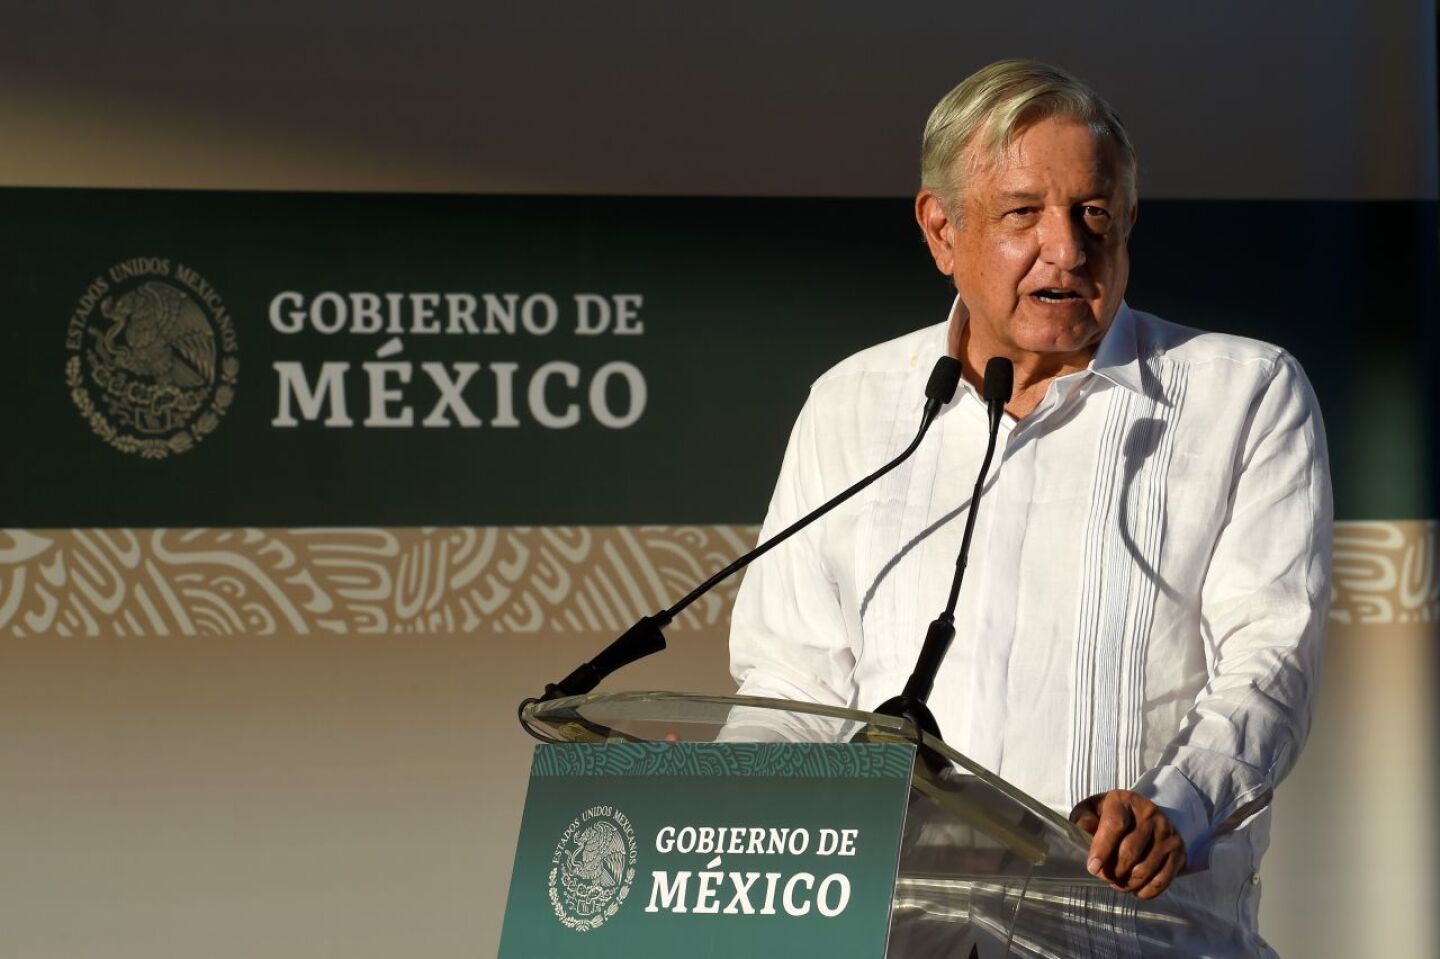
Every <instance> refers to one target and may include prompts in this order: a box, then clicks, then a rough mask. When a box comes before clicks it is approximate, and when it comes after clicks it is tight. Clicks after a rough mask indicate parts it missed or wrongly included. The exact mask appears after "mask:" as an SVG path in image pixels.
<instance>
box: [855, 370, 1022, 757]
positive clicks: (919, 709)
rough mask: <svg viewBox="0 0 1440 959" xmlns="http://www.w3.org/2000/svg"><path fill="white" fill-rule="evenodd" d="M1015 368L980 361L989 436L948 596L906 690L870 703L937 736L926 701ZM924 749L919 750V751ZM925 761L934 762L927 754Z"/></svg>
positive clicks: (949, 629)
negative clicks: (982, 370) (876, 703)
mask: <svg viewBox="0 0 1440 959" xmlns="http://www.w3.org/2000/svg"><path fill="white" fill-rule="evenodd" d="M1014 383H1015V367H1014V365H1013V364H1012V363H1011V362H1010V361H1009V360H1007V359H1005V358H1004V357H1003V356H997V357H994V358H993V359H991V360H990V362H989V363H987V364H985V388H984V396H985V407H986V411H987V412H988V413H989V416H990V437H989V440H988V441H987V443H986V445H985V459H984V461H983V462H982V463H981V464H980V475H979V476H977V477H975V491H974V492H973V493H971V494H970V512H969V515H968V516H966V517H965V535H964V538H962V539H961V540H960V555H959V556H957V557H956V558H955V577H954V579H953V580H951V582H950V596H949V599H948V601H947V602H946V604H945V611H944V612H942V613H941V614H940V615H939V616H938V617H936V618H935V620H934V621H933V622H931V623H930V628H929V629H928V630H926V632H925V643H924V645H922V646H921V647H920V655H919V656H918V657H917V658H916V660H915V669H914V670H913V671H912V672H911V673H910V678H909V679H908V680H907V681H906V683H905V689H904V690H903V691H902V692H901V693H900V695H898V696H894V697H891V698H890V699H887V700H886V701H885V702H883V703H881V704H880V705H879V706H877V707H876V708H875V710H874V711H875V712H877V713H879V714H881V715H884V716H894V717H896V718H898V719H907V720H909V721H910V722H911V723H913V724H914V725H915V727H916V728H917V729H920V730H923V731H924V732H927V733H929V734H930V735H932V736H934V737H935V738H936V739H939V738H940V726H939V724H938V723H936V722H935V716H934V714H933V713H931V711H930V707H929V705H927V700H929V698H930V692H931V691H932V690H933V689H934V688H935V677H936V676H937V675H938V674H939V672H940V665H941V663H943V662H944V661H945V654H946V653H948V652H949V651H950V644H951V642H953V641H954V639H955V605H956V603H958V602H959V600H960V584H961V583H962V582H964V579H965V566H966V563H967V562H968V558H969V555H970V537H971V536H972V535H974V532H975V517H976V516H977V515H978V513H979V510H980V494H981V492H982V491H983V490H984V488H985V477H986V475H987V474H988V473H989V472H990V460H991V458H992V457H994V455H995V441H996V439H997V437H998V436H999V432H1000V417H1001V415H1002V414H1003V413H1004V412H1005V404H1006V403H1008V402H1009V401H1010V395H1011V393H1012V392H1013V391H1014ZM922 752H923V751H922ZM925 758H926V759H927V761H931V762H933V761H934V758H933V757H930V756H928V755H927V756H926V757H925Z"/></svg>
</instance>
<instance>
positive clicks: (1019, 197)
mask: <svg viewBox="0 0 1440 959" xmlns="http://www.w3.org/2000/svg"><path fill="white" fill-rule="evenodd" d="M1043 199H1045V198H1044V197H1043V196H1041V195H1040V194H1039V193H1027V192H1025V191H1024V190H1011V191H1007V192H1004V193H997V194H995V200H996V202H997V203H1002V204H1010V203H1039V202H1040V201H1041V200H1043Z"/></svg>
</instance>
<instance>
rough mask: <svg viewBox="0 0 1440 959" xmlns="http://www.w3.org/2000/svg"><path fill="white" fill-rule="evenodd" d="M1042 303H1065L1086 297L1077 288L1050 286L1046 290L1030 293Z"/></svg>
mask: <svg viewBox="0 0 1440 959" xmlns="http://www.w3.org/2000/svg"><path fill="white" fill-rule="evenodd" d="M1030 295H1031V296H1033V297H1034V298H1035V299H1037V300H1039V301H1040V302H1041V303H1064V302H1066V301H1067V300H1081V299H1084V297H1082V296H1081V295H1080V294H1079V292H1077V291H1076V290H1064V289H1061V288H1060V287H1050V288H1048V289H1044V290H1036V291H1035V292H1034V293H1031V294H1030Z"/></svg>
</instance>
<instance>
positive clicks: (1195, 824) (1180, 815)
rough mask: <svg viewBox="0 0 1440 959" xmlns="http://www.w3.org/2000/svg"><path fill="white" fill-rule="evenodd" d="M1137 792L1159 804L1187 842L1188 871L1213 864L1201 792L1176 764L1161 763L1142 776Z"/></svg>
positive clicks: (1135, 790)
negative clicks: (1165, 764)
mask: <svg viewBox="0 0 1440 959" xmlns="http://www.w3.org/2000/svg"><path fill="white" fill-rule="evenodd" d="M1133 791H1134V792H1137V793H1139V794H1140V795H1142V796H1144V797H1145V798H1146V799H1148V800H1150V801H1151V802H1153V803H1154V804H1155V805H1156V806H1158V807H1160V811H1161V812H1163V813H1164V814H1165V818H1166V819H1169V820H1170V825H1172V826H1174V827H1175V831H1176V832H1178V833H1179V834H1180V838H1181V839H1182V840H1184V842H1185V871H1186V872H1195V871H1197V870H1200V869H1204V868H1206V867H1207V866H1209V865H1210V833H1211V828H1210V815H1209V813H1207V812H1206V806H1205V800H1204V799H1203V798H1202V797H1201V795H1200V792H1199V791H1198V790H1197V789H1196V788H1195V787H1194V785H1192V784H1191V782H1190V780H1188V779H1186V778H1185V774H1184V773H1182V772H1180V770H1178V769H1176V768H1175V767H1174V766H1158V767H1156V768H1155V769H1151V770H1150V771H1148V772H1147V773H1145V775H1143V776H1141V777H1140V781H1139V782H1138V783H1136V784H1135V788H1134V790H1133Z"/></svg>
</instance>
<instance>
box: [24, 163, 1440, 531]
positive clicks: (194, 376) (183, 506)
mask: <svg viewBox="0 0 1440 959" xmlns="http://www.w3.org/2000/svg"><path fill="white" fill-rule="evenodd" d="M0 222H3V223H4V225H5V226H4V231H3V233H0V252H3V255H4V258H5V263H6V270H5V271H4V273H3V274H0V303H3V304H4V309H5V310H6V313H7V316H8V318H9V319H10V322H9V323H8V324H7V331H8V332H9V334H10V339H9V341H8V342H9V349H7V350H6V351H4V353H3V355H0V408H3V409H4V410H5V411H6V413H7V423H6V430H5V434H4V436H5V453H6V457H5V458H6V462H7V465H8V466H9V468H8V469H6V470H4V471H3V473H0V503H3V504H4V506H3V511H0V525H4V526H8V527H13V528H21V529H41V528H77V527H128V528H137V527H140V528H143V527H195V526H267V527H291V528H294V527H305V526H386V527H394V526H425V525H460V526H513V525H547V526H553V525H574V524H588V525H618V524H646V523H672V524H673V523H719V524H736V523H752V522H755V521H757V520H758V519H759V518H760V517H761V515H762V514H763V511H764V507H765V503H766V501H767V499H768V496H769V490H770V484H771V482H772V480H773V477H774V473H775V469H776V466H777V464H778V461H779V457H780V452H781V449H782V448H783V444H784V439H785V436H786V434H787V432H788V430H789V426H790V423H791V421H792V419H793V416H794V414H795V412H796V410H797V409H798V407H799V405H800V403H801V401H802V400H803V397H804V394H805V389H806V387H807V385H808V384H809V382H810V381H811V380H813V379H814V378H815V377H816V376H817V375H818V374H819V373H820V372H822V371H823V370H824V369H825V368H826V367H828V366H829V365H830V364H832V363H834V362H835V361H836V360H838V359H839V358H841V357H842V356H844V355H846V354H848V353H850V352H852V351H854V350H856V349H858V348H860V347H862V346H865V345H868V344H870V343H874V342H878V341H880V340H883V339H886V338H888V337H891V336H894V335H896V334H899V333H902V332H904V331H906V330H909V329H913V328H915V327H918V326H922V325H926V324H930V323H933V322H937V321H938V320H940V319H941V318H943V316H944V315H945V312H946V310H947V308H948V305H949V294H948V291H947V289H946V286H945V283H944V281H943V279H942V278H940V277H938V276H937V275H936V274H935V273H934V271H933V268H932V267H931V265H930V263H929V262H928V259H927V257H926V255H925V252H924V249H923V247H922V246H921V244H920V243H919V241H918V238H917V236H916V233H915V230H914V227H913V224H912V222H911V216H910V212H909V204H908V202H907V201H904V200H849V199H847V200H823V199H807V200H785V199H764V200H762V199H754V200H736V199H725V200H718V199H686V198H673V199H656V198H648V199H632V198H613V197H612V198H576V197H517V196H492V197H486V196H466V197H460V196H456V197H444V196H370V195H336V194H327V195H310V194H281V193H274V194H267V193H258V194H257V193H220V192H171V191H144V192H142V191H99V190H96V191H83V190H39V189H8V190H0ZM1131 246H1132V256H1133V261H1134V264H1133V269H1132V280H1131V286H1130V291H1129V297H1128V298H1129V300H1130V302H1131V303H1132V304H1133V305H1135V306H1136V307H1138V308H1142V309H1146V310H1149V311H1151V312H1154V313H1158V314H1160V315H1162V316H1164V317H1166V318H1167V319H1171V320H1174V321H1177V322H1181V323H1186V324H1189V325H1192V326H1198V327H1202V328H1210V329H1221V330H1227V331H1233V332H1239V333H1244V334H1248V335H1252V336H1257V337H1260V338H1263V339H1267V340H1270V341H1272V342H1276V343H1279V344H1281V345H1283V346H1285V347H1286V348H1287V349H1290V350H1291V351H1292V352H1294V353H1295V354H1296V355H1297V356H1298V357H1299V358H1300V360H1301V361H1302V362H1303V363H1304V365H1305V368H1306V370H1307V372H1308V373H1309V375H1310V377H1311V379H1312V381H1313V382H1314V384H1315V387H1316V390H1317V392H1318V393H1319V395H1320V398H1321V403H1322V406H1323V407H1324V410H1325V413H1326V418H1327V422H1328V426H1329V432H1330V443H1331V449H1332V455H1333V459H1334V464H1335V469H1334V472H1335V479H1336V496H1337V512H1338V515H1339V516H1340V517H1341V518H1343V519H1404V518H1419V517H1425V516H1429V515H1432V512H1433V505H1432V504H1431V503H1429V502H1427V501H1426V495H1427V492H1428V491H1429V490H1430V489H1431V486H1432V484H1431V483H1430V482H1429V480H1428V478H1427V472H1426V470H1427V469H1428V465H1427V461H1426V456H1425V451H1424V444H1423V442H1422V431H1423V428H1424V424H1423V418H1422V417H1421V414H1420V410H1421V407H1422V406H1423V405H1424V404H1423V401H1422V389H1423V380H1422V377H1421V369H1422V368H1423V364H1422V361H1421V359H1420V350H1419V344H1420V342H1421V340H1422V335H1421V334H1422V329H1423V324H1424V323H1426V322H1430V321H1433V318H1434V316H1435V315H1436V314H1437V310H1436V305H1437V297H1436V291H1435V270H1434V268H1433V267H1434V263H1435V260H1436V205H1435V204H1434V203H1433V202H1393V203H1336V202H1314V203H1302V202H1293V203H1292V202H1285V203H1280V202H1228V201H1227V202H1219V201H1216V202H1200V201H1163V200H1161V201H1146V202H1145V203H1144V204H1143V211H1142V214H1141V217H1140V221H1139V225H1138V226H1137V228H1136V232H1135V234H1134V237H1133V239H1132V244H1131Z"/></svg>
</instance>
